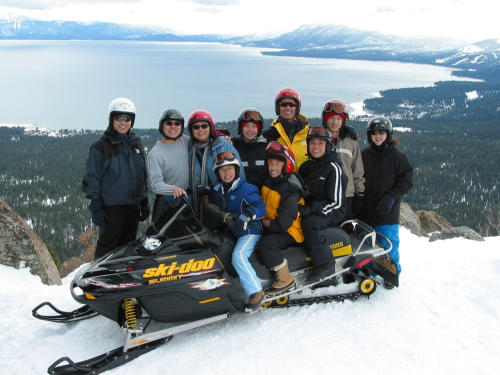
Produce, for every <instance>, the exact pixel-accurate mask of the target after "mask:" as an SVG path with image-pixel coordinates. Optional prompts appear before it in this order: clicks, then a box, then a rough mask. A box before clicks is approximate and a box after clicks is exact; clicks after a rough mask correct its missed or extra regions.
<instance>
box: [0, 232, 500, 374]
mask: <svg viewBox="0 0 500 375" xmlns="http://www.w3.org/2000/svg"><path fill="white" fill-rule="evenodd" d="M401 260H402V266H403V273H402V275H401V285H400V287H399V288H398V289H394V290H385V289H383V288H381V287H380V288H378V289H377V291H376V292H375V294H374V295H373V296H372V297H371V298H370V299H360V300H358V301H356V302H350V301H349V302H344V303H329V304H321V305H311V306H305V307H293V308H288V309H268V310H262V311H259V312H257V313H255V314H251V315H245V314H242V315H238V316H235V317H233V318H231V319H229V320H226V321H223V322H219V323H214V324H213V325H210V326H205V327H202V328H199V329H197V330H195V331H192V332H187V333H183V334H179V335H178V336H175V337H174V338H173V339H172V340H171V341H170V342H169V343H167V344H165V345H163V346H161V347H159V348H157V349H156V350H154V351H152V352H150V353H148V354H146V355H144V356H142V357H139V358H138V359H136V360H134V361H132V362H130V363H128V364H126V365H124V366H121V367H118V368H116V369H114V370H111V371H109V372H107V373H109V374H133V375H136V374H145V373H148V374H163V373H165V374H202V375H207V374H214V375H222V374H273V375H276V374H287V375H289V374H310V375H313V374H314V375H318V374H328V375H332V374H353V375H354V374H371V375H377V374H381V375H391V374H394V375H408V374H418V375H422V374H434V373H435V374H439V375H445V374H453V375H459V374H464V375H472V374H474V375H478V374H488V375H493V374H497V373H498V371H499V369H500V356H499V355H498V344H499V343H500V323H499V322H500V319H499V318H500V292H499V291H500V237H492V238H487V239H486V241H484V242H474V241H470V240H465V239H451V240H445V241H436V242H428V240H427V239H426V238H419V237H416V236H414V235H413V234H411V233H410V232H409V231H408V230H406V229H405V228H401ZM70 279H71V277H68V278H66V279H65V280H64V284H65V285H62V286H46V285H43V284H42V283H41V282H40V279H39V278H38V277H35V276H32V275H31V274H30V272H29V270H27V269H21V270H17V269H14V268H11V267H7V266H0V284H1V285H2V289H1V291H2V292H1V296H2V309H1V312H2V315H3V319H2V321H3V325H2V330H1V333H0V374H43V373H45V372H46V369H47V367H48V366H49V365H50V364H51V363H52V362H53V361H54V360H56V359H57V358H59V357H62V356H69V357H70V358H72V359H73V360H75V361H80V360H83V359H87V358H90V357H93V356H95V355H98V354H101V353H104V352H106V351H108V350H110V349H114V348H115V347H118V346H121V345H123V342H122V340H123V339H124V335H123V334H122V331H121V330H120V328H119V327H118V326H117V324H116V323H114V322H113V321H110V320H107V319H106V318H104V317H100V316H99V317H95V318H92V319H89V320H85V321H81V322H76V323H71V324H57V323H49V322H43V321H39V320H36V319H35V318H33V317H32V316H31V310H32V308H33V307H34V306H36V305H37V304H39V303H40V302H42V301H47V300H48V301H51V302H53V303H54V304H55V305H56V306H58V307H60V308H62V309H68V310H69V309H73V308H75V307H77V306H78V305H77V304H76V302H74V301H73V300H72V298H71V296H70V293H69V287H68V284H69V282H70Z"/></svg>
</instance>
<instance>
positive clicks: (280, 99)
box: [262, 87, 309, 172]
mask: <svg viewBox="0 0 500 375" xmlns="http://www.w3.org/2000/svg"><path fill="white" fill-rule="evenodd" d="M301 106H302V99H301V97H300V94H299V92H298V91H297V90H295V89H294V88H292V87H285V88H282V89H281V90H279V91H278V92H277V93H276V96H275V97H274V110H275V112H276V115H277V116H278V118H276V119H274V121H273V122H272V123H271V127H270V128H269V129H267V130H266V131H264V132H263V134H262V135H263V136H264V138H266V139H267V141H268V142H271V141H278V142H279V143H281V144H282V145H284V146H287V147H288V148H290V149H291V150H292V152H293V154H294V155H295V169H294V172H297V171H298V170H299V167H300V166H301V165H302V163H303V162H304V161H306V160H307V155H306V154H307V150H306V142H305V140H306V137H307V131H308V130H309V120H307V118H306V117H304V116H303V115H301V114H300V107H301Z"/></svg>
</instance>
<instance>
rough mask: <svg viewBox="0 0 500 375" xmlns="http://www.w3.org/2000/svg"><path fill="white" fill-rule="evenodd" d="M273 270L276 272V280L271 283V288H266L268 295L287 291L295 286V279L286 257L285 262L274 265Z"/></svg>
mask: <svg viewBox="0 0 500 375" xmlns="http://www.w3.org/2000/svg"><path fill="white" fill-rule="evenodd" d="M273 271H275V272H276V274H275V276H274V282H273V284H272V285H271V288H269V289H266V294H267V295H269V296H276V295H278V294H282V293H285V292H286V291H288V290H290V289H292V288H293V287H294V286H295V280H294V279H293V276H292V275H291V274H290V271H289V269H288V262H287V260H286V259H285V260H283V263H281V264H279V265H277V266H276V267H274V268H273Z"/></svg>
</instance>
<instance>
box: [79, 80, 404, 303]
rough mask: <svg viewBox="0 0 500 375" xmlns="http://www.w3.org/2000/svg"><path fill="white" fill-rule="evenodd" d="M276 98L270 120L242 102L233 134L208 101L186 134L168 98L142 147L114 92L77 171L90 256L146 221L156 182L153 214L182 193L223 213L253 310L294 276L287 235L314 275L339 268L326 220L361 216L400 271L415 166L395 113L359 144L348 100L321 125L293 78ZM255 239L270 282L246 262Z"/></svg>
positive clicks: (328, 109) (332, 103) (127, 104)
mask: <svg viewBox="0 0 500 375" xmlns="http://www.w3.org/2000/svg"><path fill="white" fill-rule="evenodd" d="M274 104H275V112H276V115H277V117H276V119H274V120H273V121H272V123H271V126H270V127H269V128H268V129H264V119H263V117H262V114H261V113H260V112H259V111H258V110H257V109H255V108H247V109H245V110H243V111H242V112H241V113H240V115H239V116H238V121H237V122H238V136H236V137H234V138H231V137H230V134H229V132H225V131H224V129H217V128H216V126H215V121H214V119H213V117H212V115H211V114H210V113H209V112H208V111H205V110H196V111H194V112H193V113H191V115H190V116H189V118H188V121H187V130H188V132H187V133H188V135H186V134H184V128H185V121H184V117H183V115H182V114H181V112H180V111H179V110H177V109H174V108H169V109H167V110H165V111H164V112H163V113H162V114H161V116H160V119H159V123H158V130H159V133H160V134H161V139H160V140H158V142H157V143H156V144H155V145H154V147H153V148H152V149H151V150H150V151H149V152H148V153H147V155H146V154H145V151H144V147H143V146H142V144H141V141H140V139H139V138H138V137H137V136H136V135H135V134H134V133H133V132H132V131H131V129H132V127H133V125H134V121H135V106H134V104H133V103H132V102H131V101H130V100H129V99H126V98H117V99H115V100H113V101H112V102H111V104H110V105H109V108H108V113H109V122H108V128H107V129H106V131H105V133H104V135H103V136H102V137H101V138H100V139H99V140H98V141H97V142H96V143H94V144H93V145H92V146H91V148H90V152H89V157H88V160H87V165H86V171H85V176H84V179H83V182H82V186H83V190H84V191H85V193H86V195H87V198H89V199H90V210H91V212H92V221H93V223H94V224H95V225H96V226H98V227H99V237H98V240H97V245H96V251H95V258H98V257H100V256H102V255H104V254H105V253H107V252H109V251H111V250H112V249H113V248H115V247H117V246H120V245H123V244H125V243H127V242H129V241H131V240H134V239H135V237H136V234H137V228H138V223H139V221H142V220H146V219H147V218H148V217H149V215H150V208H149V206H150V205H149V202H148V198H147V189H148V186H149V187H150V188H151V190H152V192H153V193H154V196H155V200H154V203H153V207H152V208H153V210H152V220H153V221H155V220H156V219H158V218H159V217H160V216H161V215H162V213H163V212H165V211H166V210H167V209H168V207H169V206H170V205H171V204H172V203H173V202H174V200H175V199H177V198H179V197H186V199H188V200H189V201H190V202H191V204H192V206H193V208H194V210H195V213H196V214H197V215H198V217H199V218H200V219H201V220H203V218H204V216H205V215H206V214H208V213H209V212H210V215H212V214H213V212H214V211H215V212H217V213H218V217H219V218H220V220H218V221H216V222H217V225H218V226H219V228H218V229H221V230H224V229H227V230H228V231H229V232H230V233H231V235H232V236H233V237H234V238H235V246H234V250H233V253H232V264H233V266H234V268H235V270H236V272H237V274H238V276H239V279H240V282H241V284H242V287H243V289H244V290H245V292H246V294H247V295H248V308H249V309H250V310H255V309H257V308H258V307H259V306H260V304H261V303H262V301H263V299H264V297H265V295H279V294H282V293H284V292H286V291H288V290H290V289H291V288H293V287H294V285H295V281H294V278H293V276H292V275H291V273H290V270H289V268H288V264H287V260H286V259H285V258H284V257H283V252H282V250H284V249H286V248H287V247H289V246H292V245H294V244H301V243H303V244H304V245H305V248H306V249H307V251H308V253H309V255H310V257H311V263H312V266H313V271H312V273H311V274H310V275H309V276H308V280H307V282H308V283H314V282H318V281H320V280H322V279H324V278H325V277H328V276H329V275H332V274H333V273H334V272H335V260H334V258H333V255H332V252H331V249H330V246H329V243H328V241H327V238H326V235H325V230H324V229H326V228H328V227H335V226H338V225H339V224H340V223H341V222H343V221H344V220H347V219H353V218H359V219H361V220H363V221H365V222H367V223H368V224H370V225H372V226H374V227H375V229H376V231H377V232H379V233H381V234H383V235H385V236H386V237H387V238H389V239H390V240H391V242H392V250H391V253H390V254H391V256H392V257H393V259H394V260H395V262H396V264H397V268H398V273H399V272H400V271H401V267H400V264H399V251H398V248H399V235H398V232H399V209H400V203H401V196H402V195H403V194H405V193H407V192H408V191H409V190H410V189H411V187H412V173H413V172H412V167H411V165H410V163H409V161H408V159H407V157H406V155H405V154H404V153H402V152H401V151H400V150H398V148H397V145H398V144H399V143H398V141H397V139H396V138H394V137H393V128H392V123H391V121H390V120H389V119H388V118H386V117H374V118H372V119H371V120H370V121H369V122H368V126H367V130H366V131H367V141H368V143H369V145H368V147H366V148H365V149H364V150H363V151H361V150H360V145H359V141H358V138H359V137H358V134H357V133H356V131H355V130H354V129H353V128H352V127H351V126H349V125H348V121H349V111H348V108H347V105H346V104H345V103H344V102H343V101H341V100H338V99H332V100H329V101H328V102H327V103H326V104H325V105H324V108H323V111H322V113H321V119H322V126H311V125H310V124H309V121H308V120H307V118H305V117H304V116H303V115H301V114H300V108H301V104H302V101H301V97H300V94H299V92H298V91H297V90H295V89H293V88H289V87H287V88H283V89H281V90H279V91H278V93H277V94H276V96H275V100H274ZM211 224H212V225H213V224H214V222H213V221H212V223H211ZM381 240H382V241H383V238H381ZM384 245H386V244H384ZM254 250H256V251H257V253H258V255H259V258H260V259H261V261H262V263H263V264H264V265H265V266H266V267H267V268H269V269H270V270H272V271H274V281H273V283H272V285H271V287H270V288H268V289H267V290H265V291H264V290H263V289H262V285H261V283H260V280H259V278H258V277H257V275H256V274H255V271H254V269H253V267H252V265H251V264H250V262H249V257H250V255H251V254H252V252H253V251H254ZM384 286H386V287H387V288H391V287H392V285H390V284H389V283H388V282H385V283H384Z"/></svg>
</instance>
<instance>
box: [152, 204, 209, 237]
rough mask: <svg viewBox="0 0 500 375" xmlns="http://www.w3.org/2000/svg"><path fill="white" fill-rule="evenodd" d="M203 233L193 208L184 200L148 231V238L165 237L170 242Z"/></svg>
mask: <svg viewBox="0 0 500 375" xmlns="http://www.w3.org/2000/svg"><path fill="white" fill-rule="evenodd" d="M202 231H203V226H202V225H201V223H200V222H199V220H198V219H197V218H196V216H195V214H194V211H193V208H192V207H191V205H190V204H189V203H188V201H187V200H186V199H184V198H182V199H178V200H177V202H176V203H175V204H173V205H171V206H170V207H169V209H168V210H167V211H166V212H165V213H164V214H163V215H162V216H161V217H160V218H159V219H158V220H157V221H156V222H155V223H154V224H153V225H152V226H151V227H150V228H149V229H148V230H147V232H146V236H154V235H159V236H164V237H167V238H168V239H170V240H174V239H176V238H185V237H188V236H193V235H194V234H196V233H200V232H202Z"/></svg>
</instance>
